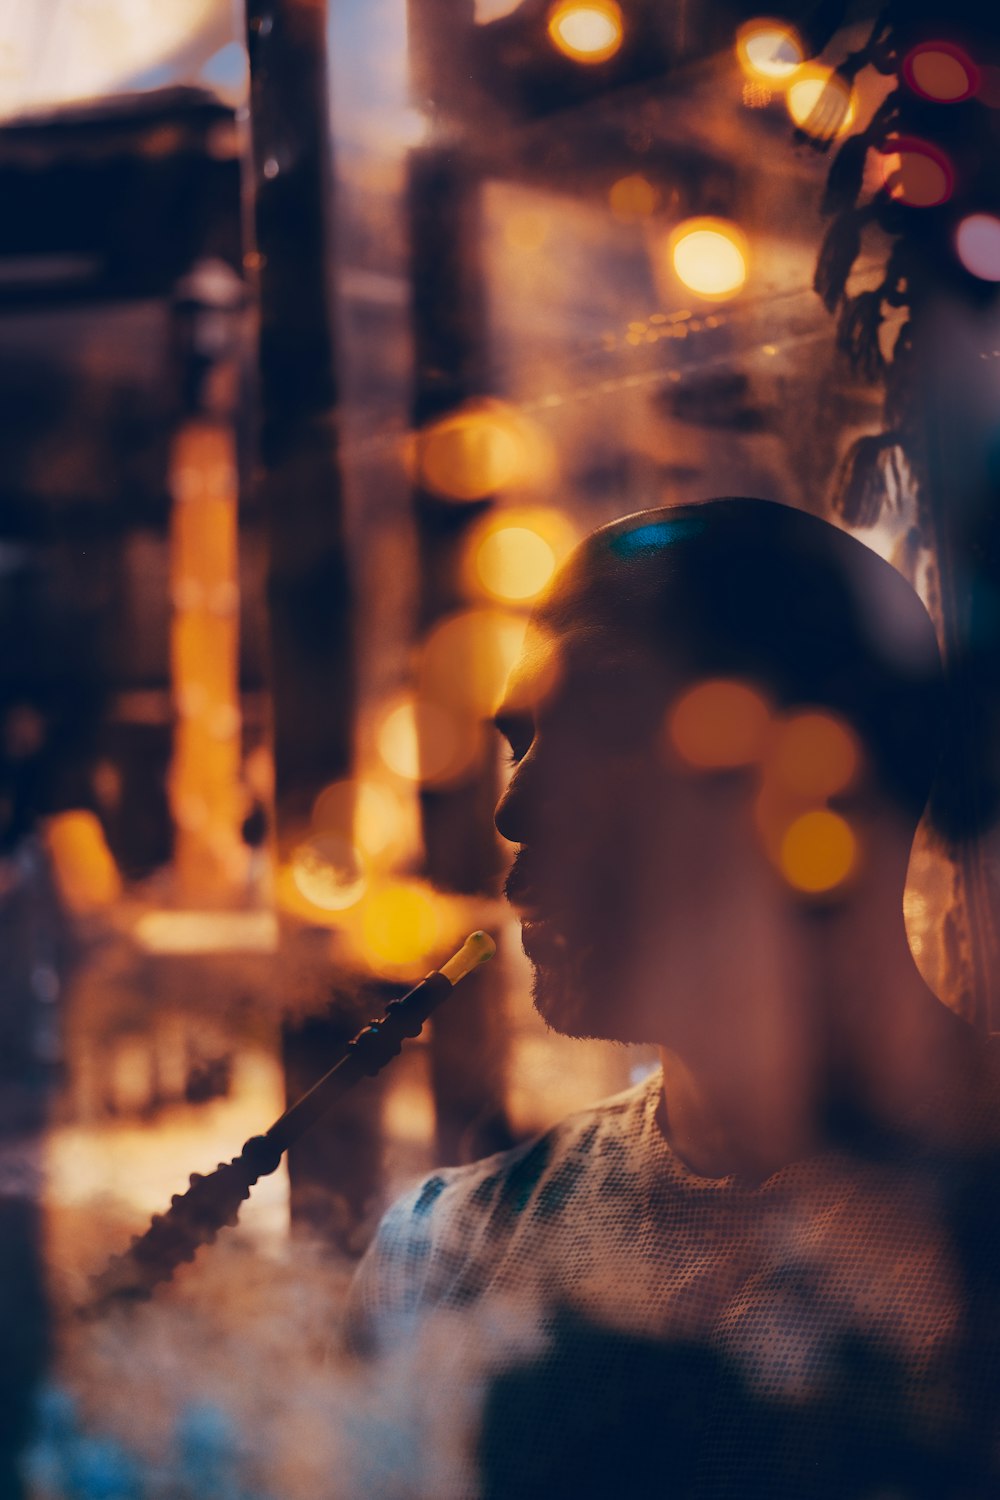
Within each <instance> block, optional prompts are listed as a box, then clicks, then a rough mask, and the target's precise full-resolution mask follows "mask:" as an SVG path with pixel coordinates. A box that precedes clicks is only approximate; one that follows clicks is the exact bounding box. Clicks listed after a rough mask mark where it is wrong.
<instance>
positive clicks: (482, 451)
mask: <svg viewBox="0 0 1000 1500" xmlns="http://www.w3.org/2000/svg"><path fill="white" fill-rule="evenodd" d="M538 467H539V447H538V443H537V440H536V434H535V433H534V431H533V429H532V428H531V426H530V424H529V423H528V422H527V421H526V419H525V418H524V417H522V416H521V415H520V413H518V412H516V411H515V410H514V409H513V407H509V406H506V405H505V404H504V403H503V402H502V401H491V400H485V399H484V400H480V401H470V402H468V403H466V405H464V406H462V407H460V408H459V409H458V410H457V411H453V412H449V414H448V415H447V416H445V417H441V418H440V419H439V420H438V421H436V422H431V423H430V424H429V425H428V426H427V427H425V428H424V429H423V430H422V431H421V432H419V433H418V434H417V435H416V437H415V438H414V439H413V440H412V443H411V446H410V469H411V472H412V474H413V477H414V478H415V479H417V480H418V481H419V482H420V484H422V485H423V486H424V488H425V489H428V490H430V491H431V492H432V493H433V494H435V495H440V496H441V497H442V498H443V499H446V500H482V499H484V498H485V497H486V496H487V495H493V494H496V493H497V491H498V490H504V489H508V488H510V487H511V486H512V485H518V484H527V483H529V482H530V481H531V480H532V479H533V478H535V477H536V475H537V471H538Z"/></svg>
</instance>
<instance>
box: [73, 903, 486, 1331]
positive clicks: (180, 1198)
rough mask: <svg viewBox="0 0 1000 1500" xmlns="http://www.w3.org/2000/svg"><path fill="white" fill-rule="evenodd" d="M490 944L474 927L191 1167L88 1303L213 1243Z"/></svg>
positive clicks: (114, 1297)
mask: <svg viewBox="0 0 1000 1500" xmlns="http://www.w3.org/2000/svg"><path fill="white" fill-rule="evenodd" d="M495 952H496V944H495V943H494V942H493V939H492V938H491V937H490V936H489V934H488V933H485V932H473V933H472V934H471V935H470V936H469V937H467V938H466V940H465V942H464V943H463V944H462V946H461V948H460V949H459V950H458V952H457V953H455V954H454V955H453V956H452V957H451V958H450V959H449V960H448V962H447V963H445V964H442V966H441V968H440V969H436V970H435V971H434V972H433V973H431V974H428V975H427V978H426V979H422V980H421V982H420V983H419V984H418V985H417V986H416V987H415V988H414V989H412V990H410V991H409V992H408V993H407V994H405V995H402V996H401V997H400V998H399V999H398V1000H392V1001H390V1003H389V1004H388V1005H387V1006H386V1011H385V1015H384V1016H383V1017H382V1019H381V1020H380V1021H370V1022H369V1023H368V1025H367V1026H365V1027H364V1028H363V1029H362V1030H361V1031H359V1032H358V1034H357V1036H355V1037H353V1038H352V1040H351V1041H349V1042H348V1043H347V1044H346V1046H345V1048H344V1054H343V1056H342V1057H341V1058H340V1059H339V1060H338V1061H337V1062H336V1063H335V1064H334V1066H333V1067H332V1068H331V1069H330V1071H329V1072H328V1073H325V1074H324V1075H323V1077H322V1078H321V1079H320V1080H319V1082H318V1083H315V1084H314V1085H313V1087H312V1088H311V1089H309V1091H308V1093H305V1094H303V1096H302V1098H301V1099H299V1100H298V1101H297V1102H296V1103H295V1104H293V1105H291V1106H290V1107H289V1108H288V1109H286V1111H285V1113H284V1114H283V1115H282V1116H281V1117H280V1119H278V1120H275V1122H274V1124H273V1125H272V1126H271V1127H270V1129H269V1130H267V1131H265V1133H264V1134H263V1135H255V1136H251V1138H250V1140H248V1141H247V1142H246V1144H245V1145H244V1147H243V1150H242V1151H241V1152H240V1154H239V1156H236V1157H234V1158H233V1160H232V1161H230V1162H224V1163H220V1165H219V1166H218V1167H217V1168H216V1169H215V1171H214V1172H209V1173H208V1174H207V1175H202V1174H201V1173H198V1172H194V1173H192V1175H191V1179H190V1182H191V1186H190V1187H189V1188H188V1190H187V1192H186V1193H177V1194H175V1195H174V1197H173V1198H172V1199H171V1206H170V1208H169V1209H168V1210H167V1212H166V1213H165V1214H156V1215H154V1217H153V1220H152V1223H151V1224H150V1226H149V1228H148V1229H147V1230H146V1232H145V1234H143V1235H140V1236H138V1237H137V1238H136V1239H134V1240H133V1241H132V1245H131V1247H130V1248H129V1249H128V1250H127V1251H126V1252H125V1253H124V1255H120V1256H116V1257H115V1259H114V1260H112V1261H111V1263H110V1265H109V1266H108V1267H107V1269H106V1270H104V1271H103V1272H102V1273H101V1275H100V1276H98V1277H97V1278H95V1281H94V1288H93V1290H94V1300H93V1302H92V1303H91V1304H90V1306H89V1307H88V1308H87V1309H86V1311H87V1312H88V1313H90V1314H94V1313H99V1312H102V1311H104V1310H105V1309H106V1308H107V1307H108V1306H110V1305H111V1304H112V1303H114V1302H117V1301H124V1300H131V1301H138V1300H141V1299H143V1298H146V1297H149V1296H150V1295H151V1294H152V1292H153V1289H154V1287H156V1286H158V1285H159V1283H160V1282H162V1281H169V1280H170V1277H171V1276H172V1275H173V1273H174V1271H175V1270H176V1268H177V1267H178V1266H179V1265H181V1264H182V1262H184V1261H188V1260H193V1259H194V1256H195V1252H196V1251H197V1250H198V1248H199V1246H201V1245H207V1244H211V1242H212V1241H213V1240H214V1239H215V1237H216V1235H217V1234H218V1232H219V1230H220V1229H222V1228H223V1227H224V1226H225V1225H227V1224H235V1223H236V1219H237V1216H238V1214H239V1210H240V1204H241V1203H242V1202H243V1200H244V1198H249V1196H250V1189H251V1188H252V1187H253V1185H254V1183H255V1182H257V1181H258V1179H259V1178H261V1177H266V1176H267V1175H268V1174H269V1173H271V1172H274V1171H276V1170H277V1167H278V1164H279V1163H280V1161H281V1158H282V1156H283V1155H284V1153H285V1152H286V1151H287V1150H288V1148H289V1146H291V1145H292V1144H293V1142H295V1141H297V1140H298V1139H299V1137H300V1136H301V1135H303V1134H304V1133H305V1132H306V1131H307V1130H308V1129H309V1127H310V1126H311V1125H315V1123H316V1121H317V1120H318V1119H320V1118H321V1117H322V1116H323V1115H325V1114H326V1112H327V1110H328V1109H330V1108H331V1106H332V1105H333V1104H335V1103H336V1101H337V1100H338V1099H340V1098H341V1096H342V1095H343V1094H346V1093H347V1091H348V1089H351V1088H353V1087H354V1085H355V1084H356V1083H358V1082H359V1081H360V1080H361V1079H362V1078H365V1077H371V1076H373V1075H374V1074H375V1073H378V1072H379V1071H380V1070H381V1069H382V1068H384V1067H385V1065H386V1063H388V1062H389V1061H390V1060H391V1059H392V1058H393V1057H395V1056H396V1055H397V1053H398V1052H399V1051H400V1049H401V1047H402V1045H403V1042H404V1040H405V1039H406V1038H407V1037H414V1036H419V1034H420V1031H421V1029H422V1027H423V1024H424V1022H425V1021H426V1020H427V1018H428V1016H429V1015H430V1013H431V1011H432V1010H434V1009H435V1008H436V1006H438V1005H439V1004H440V1003H441V1001H442V1000H444V999H445V998H446V997H447V996H448V995H450V994H451V991H452V989H453V988H454V986H455V985H456V984H457V983H458V981H459V980H460V979H462V978H464V977H465V975H466V974H469V973H471V971H472V970H473V969H475V968H478V966H479V965H480V964H482V963H485V962H486V960H487V959H489V958H492V957H493V954H494V953H495Z"/></svg>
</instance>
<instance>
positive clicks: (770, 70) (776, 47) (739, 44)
mask: <svg viewBox="0 0 1000 1500" xmlns="http://www.w3.org/2000/svg"><path fill="white" fill-rule="evenodd" d="M736 56H737V57H738V59H739V64H740V67H741V68H742V69H743V71H744V73H745V74H746V75H747V77H748V78H750V79H753V80H757V81H759V82H761V83H765V84H767V86H768V87H769V88H772V89H774V88H780V87H781V86H782V85H783V84H785V83H787V82H788V81H789V80H790V79H791V78H792V77H793V75H794V74H795V73H796V71H797V70H798V68H799V65H800V64H801V62H802V43H801V42H800V41H799V38H798V37H797V36H796V34H795V32H794V31H793V30H792V29H791V27H790V26H786V25H785V24H784V23H783V22H782V21H776V20H772V19H770V18H767V17H758V18H757V19H756V20H754V21H747V22H746V24H745V25H743V26H741V27H740V29H739V31H738V32H737V34H736Z"/></svg>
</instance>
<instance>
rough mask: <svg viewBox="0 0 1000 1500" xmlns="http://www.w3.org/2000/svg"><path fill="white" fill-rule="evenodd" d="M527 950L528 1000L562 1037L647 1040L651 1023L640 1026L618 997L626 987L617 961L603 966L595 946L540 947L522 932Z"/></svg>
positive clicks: (649, 1039) (590, 1039)
mask: <svg viewBox="0 0 1000 1500" xmlns="http://www.w3.org/2000/svg"><path fill="white" fill-rule="evenodd" d="M526 938H528V939H529V941H526V942H525V945H523V947H525V953H526V954H528V959H529V960H531V966H532V971H534V974H532V990H531V993H532V1001H534V1004H535V1010H537V1011H538V1014H540V1016H541V1019H543V1022H544V1023H546V1025H547V1026H549V1028H550V1029H552V1031H556V1032H559V1034H561V1035H562V1037H576V1038H577V1040H580V1041H615V1043H625V1044H630V1043H649V1041H652V1037H649V1035H646V1032H649V1031H651V1029H655V1028H649V1026H643V1025H639V1017H637V1016H634V1014H631V1013H630V1011H628V1010H627V1007H625V1005H624V1004H622V996H624V995H627V993H628V986H627V984H625V983H624V977H622V975H621V972H619V971H618V965H616V963H613V965H610V966H607V965H601V962H600V954H598V951H597V950H595V948H592V947H583V945H577V947H568V945H561V947H559V948H558V950H556V951H552V953H549V951H546V953H544V956H543V954H541V953H540V951H538V948H540V945H538V944H537V942H531V935H526Z"/></svg>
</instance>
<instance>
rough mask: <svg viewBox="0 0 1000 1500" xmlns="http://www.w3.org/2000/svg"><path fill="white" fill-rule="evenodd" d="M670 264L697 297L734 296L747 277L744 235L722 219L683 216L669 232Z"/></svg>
mask: <svg viewBox="0 0 1000 1500" xmlns="http://www.w3.org/2000/svg"><path fill="white" fill-rule="evenodd" d="M669 252H670V261H671V265H672V266H673V268H674V271H675V272H676V274H677V276H678V278H679V279H680V280H681V281H682V282H683V283H684V285H685V286H686V287H687V288H688V290H689V291H692V292H697V294H698V295H699V296H700V297H709V298H713V299H715V298H722V297H732V296H734V295H735V294H736V293H737V292H738V291H740V289H741V288H742V286H743V285H744V283H745V281H746V279H747V269H748V261H749V256H748V252H747V244H746V239H745V237H744V236H743V234H741V232H740V230H739V229H737V227H736V225H735V224H730V223H728V221H726V220H725V219H686V220H685V221H684V223H683V224H679V225H678V227H677V228H676V229H675V230H674V232H673V234H672V235H671V236H670V240H669Z"/></svg>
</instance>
